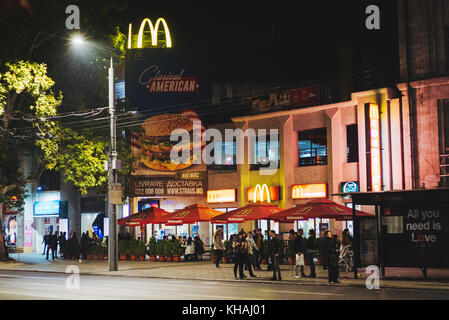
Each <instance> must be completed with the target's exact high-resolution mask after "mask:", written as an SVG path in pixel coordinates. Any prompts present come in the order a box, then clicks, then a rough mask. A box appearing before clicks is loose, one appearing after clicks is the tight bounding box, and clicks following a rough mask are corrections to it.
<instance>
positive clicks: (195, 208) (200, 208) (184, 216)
mask: <svg viewBox="0 0 449 320" xmlns="http://www.w3.org/2000/svg"><path fill="white" fill-rule="evenodd" d="M221 214H223V212H221V211H218V210H214V209H212V208H210V207H208V206H204V205H201V204H192V205H190V206H187V207H185V208H184V209H180V210H176V211H175V212H172V213H170V214H169V215H168V216H166V217H165V222H164V223H165V224H166V225H169V226H174V225H182V224H185V223H191V224H193V223H196V222H209V221H211V219H212V218H213V217H216V216H218V215H221Z"/></svg>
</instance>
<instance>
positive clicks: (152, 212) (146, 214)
mask: <svg viewBox="0 0 449 320" xmlns="http://www.w3.org/2000/svg"><path fill="white" fill-rule="evenodd" d="M169 213H170V212H167V211H165V210H162V209H159V208H156V207H149V208H147V209H144V210H141V211H139V212H137V213H135V214H132V215H130V216H129V217H126V218H122V219H119V220H118V224H122V225H125V226H140V225H144V224H149V223H153V224H158V223H165V216H166V215H168V214H169Z"/></svg>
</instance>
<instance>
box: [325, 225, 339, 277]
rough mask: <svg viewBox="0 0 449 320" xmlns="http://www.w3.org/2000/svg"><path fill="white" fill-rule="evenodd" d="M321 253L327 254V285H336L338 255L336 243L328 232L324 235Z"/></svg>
mask: <svg viewBox="0 0 449 320" xmlns="http://www.w3.org/2000/svg"><path fill="white" fill-rule="evenodd" d="M323 251H325V252H326V254H327V257H328V259H327V268H328V280H329V283H338V282H339V281H338V258H337V257H338V254H337V243H336V241H335V239H334V238H333V237H332V234H331V232H330V231H329V230H326V232H325V233H324V241H323Z"/></svg>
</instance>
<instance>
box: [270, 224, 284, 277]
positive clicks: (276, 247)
mask: <svg viewBox="0 0 449 320" xmlns="http://www.w3.org/2000/svg"><path fill="white" fill-rule="evenodd" d="M270 237H271V239H270V256H271V260H272V261H273V278H271V280H282V277H281V268H280V263H281V254H282V252H281V240H280V239H278V238H277V236H276V232H275V231H274V230H271V231H270ZM276 273H277V278H276Z"/></svg>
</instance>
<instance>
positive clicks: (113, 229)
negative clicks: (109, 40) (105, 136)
mask: <svg viewBox="0 0 449 320" xmlns="http://www.w3.org/2000/svg"><path fill="white" fill-rule="evenodd" d="M85 42H86V41H84V39H83V38H82V37H81V36H79V35H76V36H74V37H73V38H72V44H73V45H76V46H80V45H84V44H85ZM101 48H102V49H106V50H109V51H114V49H112V48H106V47H101ZM108 71H109V73H108V81H109V89H108V90H109V124H110V133H109V136H110V142H109V160H108V220H109V238H108V267H109V271H117V270H118V252H117V247H118V241H117V214H116V205H115V203H111V202H113V201H111V198H112V190H113V188H114V186H115V185H116V183H117V150H116V121H115V120H116V119H115V106H114V99H115V94H114V64H113V58H112V54H111V57H110V66H109V70H108Z"/></svg>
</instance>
